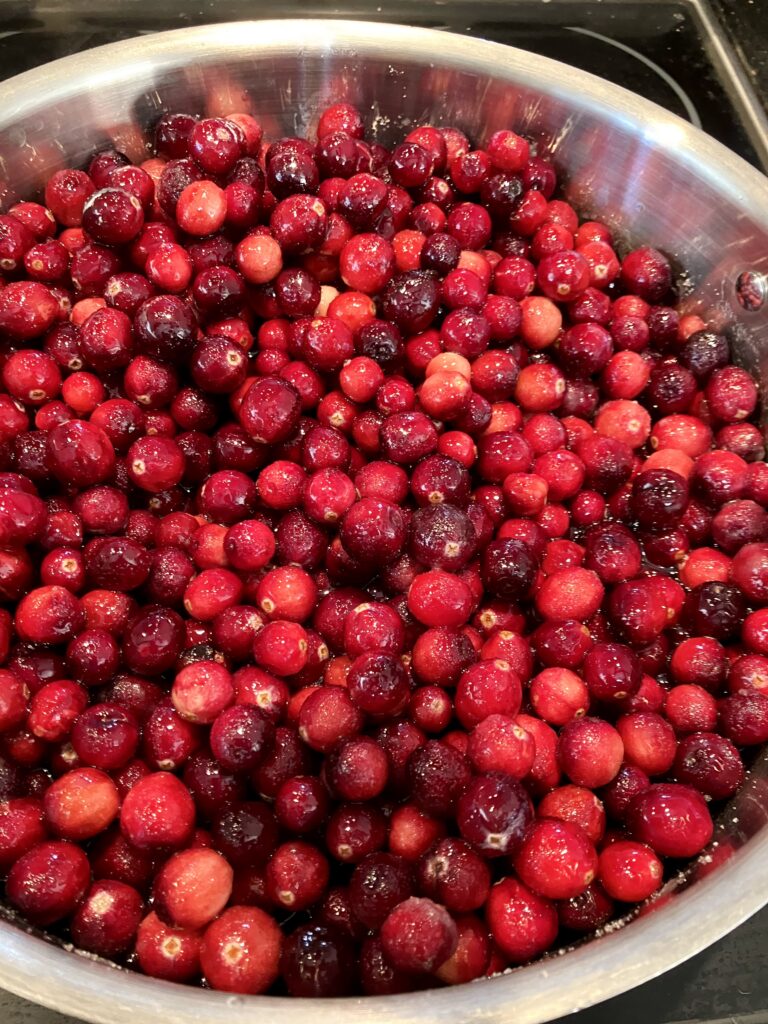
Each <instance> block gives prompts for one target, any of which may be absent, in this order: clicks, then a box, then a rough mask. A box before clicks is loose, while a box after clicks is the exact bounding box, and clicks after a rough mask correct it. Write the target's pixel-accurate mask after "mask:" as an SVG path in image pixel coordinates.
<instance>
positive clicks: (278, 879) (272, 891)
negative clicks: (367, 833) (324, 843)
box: [266, 840, 329, 910]
mask: <svg viewBox="0 0 768 1024" xmlns="http://www.w3.org/2000/svg"><path fill="white" fill-rule="evenodd" d="M328 871H329V869H328V861H327V860H326V858H325V857H324V856H323V854H322V853H321V852H320V851H319V850H318V849H317V848H316V847H314V846H310V845H309V843H305V842H302V841H301V840H296V841H294V842H290V843H283V845H282V846H278V848H277V849H276V850H275V852H274V854H273V855H272V857H271V858H270V861H269V863H268V864H267V873H266V882H267V893H268V895H269V896H270V898H271V899H273V900H274V901H275V903H276V904H277V905H278V906H281V907H284V908H288V909H290V910H305V909H306V908H307V907H309V906H311V905H312V904H313V903H316V902H317V900H318V899H319V898H320V897H321V895H322V894H323V892H324V890H325V888H326V886H327V884H328Z"/></svg>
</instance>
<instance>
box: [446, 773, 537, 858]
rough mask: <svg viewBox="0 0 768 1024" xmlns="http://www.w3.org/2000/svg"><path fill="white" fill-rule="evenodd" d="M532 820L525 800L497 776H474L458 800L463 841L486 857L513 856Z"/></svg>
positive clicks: (518, 790) (515, 784)
mask: <svg viewBox="0 0 768 1024" xmlns="http://www.w3.org/2000/svg"><path fill="white" fill-rule="evenodd" d="M532 818H533V810H532V806H531V802H530V799H529V797H528V796H527V794H526V792H525V790H524V789H523V788H522V786H521V785H520V784H519V783H518V782H516V781H515V780H514V779H511V778H509V777H508V776H506V775H502V774H500V773H490V774H488V775H478V776H475V777H474V778H473V779H472V780H471V781H470V782H469V784H468V785H467V786H466V788H465V789H464V792H463V793H462V795H461V796H460V798H459V802H458V808H457V819H456V820H457V823H458V826H459V831H460V832H461V834H462V836H463V837H464V839H466V840H467V841H468V842H470V843H473V844H474V845H475V846H476V847H478V848H479V849H480V850H482V851H483V853H484V855H485V856H486V857H500V856H503V855H504V854H508V853H513V852H514V851H515V850H516V849H517V847H518V846H519V844H520V843H521V841H522V839H523V837H524V835H525V833H526V831H527V829H528V827H529V825H530V823H531V821H532Z"/></svg>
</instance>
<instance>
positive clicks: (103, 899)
mask: <svg viewBox="0 0 768 1024" xmlns="http://www.w3.org/2000/svg"><path fill="white" fill-rule="evenodd" d="M142 910H143V902H142V899H141V896H140V894H139V893H138V892H137V891H136V889H134V888H133V887H132V886H130V885H127V884H126V883H125V882H120V881H110V880H106V881H98V882H94V884H93V885H92V886H91V888H90V889H89V890H88V894H87V895H86V898H85V900H84V902H83V903H82V905H81V906H80V907H78V909H77V911H76V913H75V915H74V917H73V918H72V922H71V924H70V930H71V932H72V940H73V942H74V943H75V945H76V946H77V947H78V948H79V949H84V950H86V951H87V952H89V953H97V954H98V955H99V956H104V957H111V958H114V957H116V956H119V955H120V954H123V953H127V952H128V951H129V950H130V949H132V947H133V944H134V940H135V938H136V932H137V930H138V928H139V924H140V922H141V914H142Z"/></svg>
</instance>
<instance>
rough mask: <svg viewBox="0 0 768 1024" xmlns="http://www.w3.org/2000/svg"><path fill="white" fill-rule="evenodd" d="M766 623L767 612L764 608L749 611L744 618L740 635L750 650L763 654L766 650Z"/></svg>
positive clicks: (767, 648) (767, 621)
mask: <svg viewBox="0 0 768 1024" xmlns="http://www.w3.org/2000/svg"><path fill="white" fill-rule="evenodd" d="M766 624H768V612H767V611H766V609H764V608H760V609H758V610H757V611H754V612H751V613H750V614H749V615H748V616H747V617H746V619H745V620H744V625H743V627H742V631H741V636H742V639H743V641H744V643H745V644H746V645H747V647H748V648H749V649H750V650H751V651H756V652H758V653H760V654H765V653H766V651H768V638H767V637H766Z"/></svg>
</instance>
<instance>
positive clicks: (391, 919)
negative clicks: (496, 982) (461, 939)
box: [381, 897, 458, 973]
mask: <svg viewBox="0 0 768 1024" xmlns="http://www.w3.org/2000/svg"><path fill="white" fill-rule="evenodd" d="M457 941H458V933H457V930H456V924H455V922H454V921H453V919H452V918H451V917H450V915H449V914H448V912H447V911H446V910H445V908H444V907H441V906H440V905H439V904H437V903H434V902H433V901H432V900H430V899H426V898H424V897H422V898H417V897H411V898H410V899H407V900H404V901H403V902H402V903H400V904H398V906H396V907H395V908H394V910H392V911H391V913H390V914H389V916H388V917H387V919H386V921H385V922H384V924H383V925H382V929H381V942H382V947H383V950H384V955H385V956H386V957H387V959H389V960H390V962H391V963H392V964H393V965H394V966H395V967H396V968H398V969H400V970H403V971H412V972H415V973H419V972H424V973H427V972H431V971H434V970H435V969H436V968H437V967H439V966H440V965H441V964H442V963H444V962H445V961H446V960H447V959H448V957H449V956H451V955H452V953H453V951H454V950H455V948H456V944H457Z"/></svg>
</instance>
